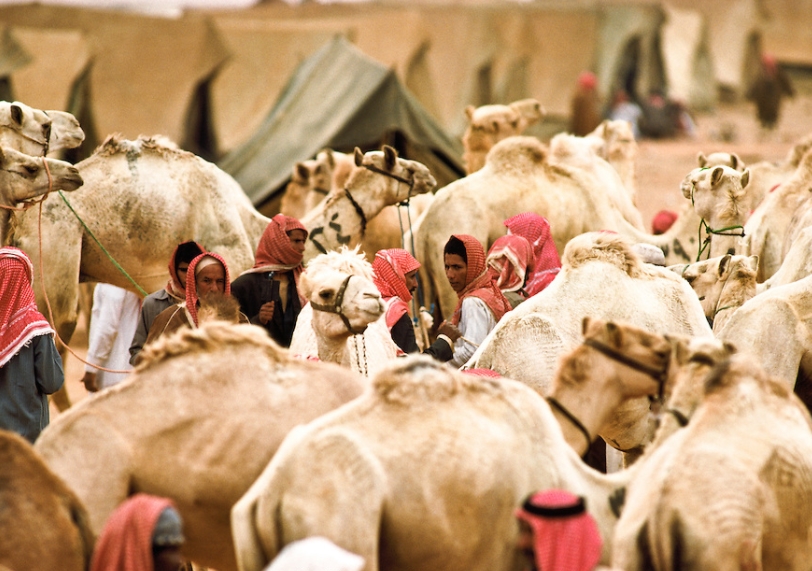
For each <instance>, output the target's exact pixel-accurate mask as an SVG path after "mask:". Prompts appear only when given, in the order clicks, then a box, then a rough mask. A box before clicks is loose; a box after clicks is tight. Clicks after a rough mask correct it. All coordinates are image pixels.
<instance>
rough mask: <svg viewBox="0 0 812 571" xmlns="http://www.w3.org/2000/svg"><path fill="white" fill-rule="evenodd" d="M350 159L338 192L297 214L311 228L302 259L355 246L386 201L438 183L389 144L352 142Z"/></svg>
mask: <svg viewBox="0 0 812 571" xmlns="http://www.w3.org/2000/svg"><path fill="white" fill-rule="evenodd" d="M353 158H354V161H355V167H354V168H353V169H352V171H351V172H350V174H349V175H348V176H347V179H346V183H345V185H344V187H343V188H342V189H341V191H338V192H335V193H333V194H332V195H330V196H328V197H327V199H326V200H323V201H322V202H321V203H319V204H318V205H317V206H316V207H315V208H314V209H313V210H311V211H310V212H308V213H307V214H306V215H305V216H304V217H303V218H302V219H301V220H302V223H303V224H304V225H305V227H306V228H307V229H308V231H309V235H308V237H307V244H306V247H305V254H304V259H305V263H307V261H309V260H310V259H312V258H314V257H315V256H317V255H318V254H323V253H326V252H327V251H329V250H337V249H338V248H339V247H340V246H348V247H350V248H352V247H355V246H356V245H357V244H358V243H359V242H361V241H362V240H363V239H364V236H365V234H366V231H367V224H368V223H370V222H371V221H372V220H373V219H374V218H375V217H376V216H377V215H378V214H379V213H380V212H381V211H382V210H383V209H384V208H385V207H386V206H390V205H394V204H399V203H401V202H403V201H405V200H409V199H411V198H412V197H414V196H417V195H419V194H425V193H427V192H431V191H432V190H433V189H434V187H435V186H436V184H437V181H436V180H435V179H434V177H433V176H432V175H431V173H430V172H429V170H428V168H426V167H425V165H423V164H421V163H419V162H417V161H410V160H407V159H402V158H399V157H398V155H397V151H395V149H394V148H392V147H390V146H388V145H384V146H383V148H382V150H381V151H369V152H367V153H362V152H361V150H360V149H358V148H357V147H356V149H355V154H354V155H353ZM399 245H400V242H399V241H398V246H399ZM376 251H377V250H376ZM374 254H375V252H372V255H374Z"/></svg>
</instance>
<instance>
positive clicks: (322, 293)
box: [319, 289, 333, 301]
mask: <svg viewBox="0 0 812 571" xmlns="http://www.w3.org/2000/svg"><path fill="white" fill-rule="evenodd" d="M319 297H320V298H322V299H323V300H325V301H326V300H328V299H330V298H331V297H333V290H329V289H326V290H323V291H320V292H319Z"/></svg>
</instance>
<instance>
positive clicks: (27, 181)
mask: <svg viewBox="0 0 812 571" xmlns="http://www.w3.org/2000/svg"><path fill="white" fill-rule="evenodd" d="M82 182H83V181H82V177H81V175H80V174H79V171H78V170H77V168H76V167H75V166H73V165H72V164H70V163H68V162H65V161H59V160H56V159H49V158H45V157H32V156H30V155H26V154H24V153H21V152H19V151H15V150H14V149H10V148H8V147H1V146H0V189H2V191H0V203H1V204H4V205H6V206H13V205H14V204H15V203H18V202H25V201H28V200H31V199H33V198H36V197H37V196H40V195H43V194H45V193H47V192H49V191H52V190H66V191H70V190H76V189H77V188H79V187H80V186H82Z"/></svg>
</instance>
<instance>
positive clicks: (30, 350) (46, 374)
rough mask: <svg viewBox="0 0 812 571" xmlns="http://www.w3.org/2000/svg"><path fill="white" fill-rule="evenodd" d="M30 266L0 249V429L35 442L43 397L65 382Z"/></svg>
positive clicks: (13, 251) (18, 254)
mask: <svg viewBox="0 0 812 571" xmlns="http://www.w3.org/2000/svg"><path fill="white" fill-rule="evenodd" d="M33 279H34V266H33V265H31V260H29V259H28V256H27V255H26V254H25V252H23V251H22V250H19V249H17V248H12V247H6V248H0V428H2V429H5V430H10V431H12V432H16V433H17V434H20V435H21V436H23V437H24V438H25V439H27V440H28V441H29V442H32V443H33V442H34V441H35V440H36V439H37V437H38V436H39V434H40V432H42V430H43V429H44V428H45V427H46V426H48V422H49V420H50V411H49V408H48V396H47V395H50V394H53V393H55V392H56V391H58V390H59V389H60V388H62V385H63V383H64V381H65V376H64V373H63V371H62V358H61V357H60V356H59V352H58V351H57V350H56V344H55V343H54V337H53V336H54V330H53V329H52V328H51V325H50V324H49V323H48V321H47V320H46V319H45V316H43V315H42V314H41V313H40V312H39V310H38V309H37V304H36V301H35V300H34V290H33V289H32V288H31V283H32V281H33Z"/></svg>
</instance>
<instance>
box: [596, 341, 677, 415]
mask: <svg viewBox="0 0 812 571" xmlns="http://www.w3.org/2000/svg"><path fill="white" fill-rule="evenodd" d="M584 345H586V346H587V347H591V348H593V349H595V350H596V351H598V352H600V353H603V354H604V355H606V356H607V357H609V358H610V359H613V360H615V361H617V362H619V363H622V364H624V365H626V366H627V367H630V368H632V369H634V370H636V371H639V372H641V373H644V374H646V375H648V376H649V377H651V378H652V379H654V380H655V381H657V386H658V390H657V396H656V398H655V399H653V400H656V401H658V402H660V403H662V402H663V396H664V394H665V382H666V380H667V378H668V364H667V363H666V365H665V367H663V368H662V369H660V368H658V367H652V366H651V365H647V364H645V363H641V362H640V361H638V360H636V359H632V358H631V357H629V356H628V355H624V354H623V353H621V352H620V351H617V350H616V349H614V348H612V347H610V346H609V345H606V344H605V343H601V342H600V341H597V340H595V339H584Z"/></svg>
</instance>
